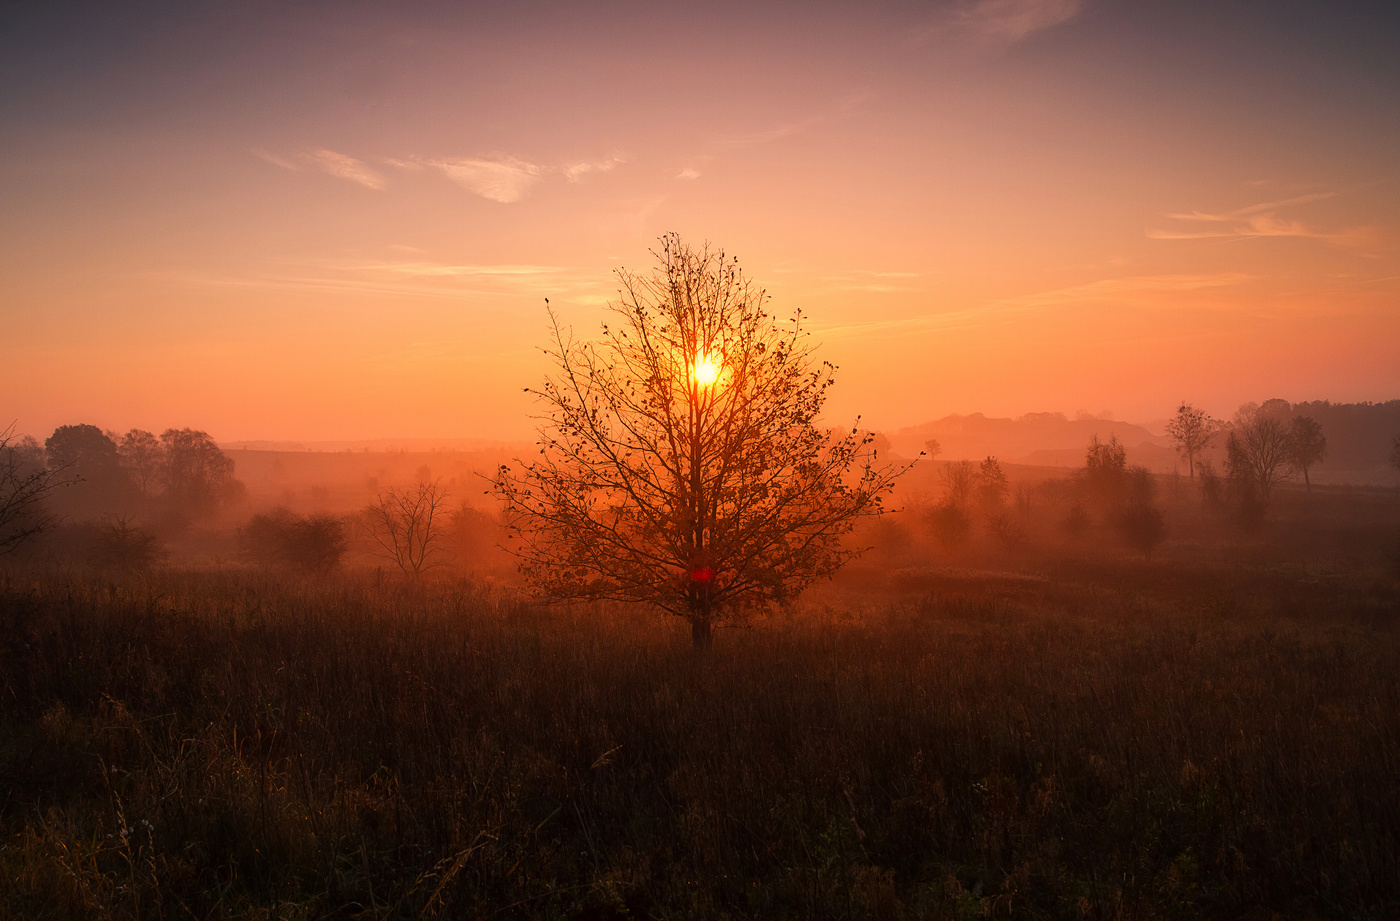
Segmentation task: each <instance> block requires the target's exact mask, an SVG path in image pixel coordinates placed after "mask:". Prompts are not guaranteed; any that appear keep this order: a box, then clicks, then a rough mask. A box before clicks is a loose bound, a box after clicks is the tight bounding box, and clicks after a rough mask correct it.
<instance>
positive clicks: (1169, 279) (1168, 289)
mask: <svg viewBox="0 0 1400 921" xmlns="http://www.w3.org/2000/svg"><path fill="white" fill-rule="evenodd" d="M1253 280H1254V276H1253V275H1247V274H1245V273H1243V272H1215V273H1212V274H1206V275H1129V276H1125V277H1122V278H1101V279H1099V280H1098V281H1091V282H1089V283H1088V284H1083V285H1072V286H1070V287H1068V288H1056V289H1054V290H1051V291H1040V292H1037V293H1035V294H1026V295H1021V296H1019V297H1010V298H1003V299H1001V300H999V301H995V302H994V303H995V304H1000V305H1005V306H1010V307H1051V306H1055V305H1057V304H1074V303H1086V302H1101V301H1115V300H1121V299H1123V298H1125V297H1134V296H1147V295H1153V294H1181V293H1186V292H1191V291H1200V290H1203V289H1205V288H1223V287H1228V286H1231V285H1241V284H1244V283H1245V282H1248V281H1253Z"/></svg>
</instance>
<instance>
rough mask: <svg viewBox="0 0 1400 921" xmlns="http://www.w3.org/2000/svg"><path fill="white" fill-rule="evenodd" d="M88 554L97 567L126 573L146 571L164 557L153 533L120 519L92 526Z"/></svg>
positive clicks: (121, 516)
mask: <svg viewBox="0 0 1400 921" xmlns="http://www.w3.org/2000/svg"><path fill="white" fill-rule="evenodd" d="M89 552H90V554H91V557H92V562H93V563H95V564H97V565H98V566H102V567H104V568H108V569H118V570H124V571H128V572H140V571H143V570H146V569H150V568H151V566H152V565H154V564H155V562H156V561H157V560H159V559H161V557H163V556H164V555H165V550H164V548H162V547H161V545H160V540H159V538H157V537H156V535H155V534H154V533H152V532H151V531H150V530H148V529H147V528H143V527H141V526H140V525H138V524H135V523H134V522H133V521H132V520H131V519H130V518H127V517H126V516H124V515H119V516H116V517H113V518H109V519H107V520H105V521H103V522H101V523H98V524H97V525H96V527H95V528H94V531H93V534H92V537H91V546H90V548H89Z"/></svg>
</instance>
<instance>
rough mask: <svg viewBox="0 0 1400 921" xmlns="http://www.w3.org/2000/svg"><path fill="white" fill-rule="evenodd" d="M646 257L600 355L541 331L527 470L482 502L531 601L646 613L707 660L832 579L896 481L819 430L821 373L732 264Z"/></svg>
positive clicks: (847, 440) (693, 255)
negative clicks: (764, 611)
mask: <svg viewBox="0 0 1400 921" xmlns="http://www.w3.org/2000/svg"><path fill="white" fill-rule="evenodd" d="M653 255H655V257H656V259H657V266H656V268H655V269H654V271H653V272H651V273H650V274H649V275H645V276H641V275H635V274H632V273H630V272H627V271H625V270H620V271H619V272H618V273H617V275H618V279H619V281H620V283H621V290H620V292H619V293H620V295H621V297H620V300H619V301H618V302H616V303H614V304H612V305H611V310H612V314H613V317H612V321H611V323H609V324H605V325H604V327H603V335H602V338H601V339H600V340H596V341H589V342H577V341H574V340H573V339H572V338H571V336H570V335H568V334H567V333H565V331H564V330H563V329H562V328H561V327H560V324H559V321H558V318H557V317H556V316H555V315H554V314H553V313H551V314H550V318H551V320H552V321H553V325H554V344H553V346H552V347H551V348H550V349H549V350H548V351H547V354H548V355H549V357H550V358H551V359H552V360H553V362H554V364H555V367H556V376H554V377H553V378H551V379H549V380H547V381H546V383H545V384H544V386H543V388H542V389H539V390H532V391H531V392H533V393H534V394H535V395H536V397H537V398H538V400H539V402H540V404H541V405H542V407H543V409H542V415H541V416H540V417H539V418H540V422H541V428H540V434H541V440H540V456H539V458H538V459H537V460H534V461H533V462H531V463H522V462H517V466H513V467H511V466H505V467H502V468H501V469H500V471H499V473H498V475H497V478H496V482H495V494H496V495H497V496H498V497H499V498H500V499H501V500H502V502H503V504H504V507H505V510H506V513H507V516H508V520H509V526H510V529H511V533H512V535H513V536H514V537H515V538H518V540H519V543H518V544H516V546H517V547H518V549H517V551H516V552H517V555H518V557H519V559H520V564H521V565H520V568H521V572H522V574H523V575H525V576H526V578H527V579H528V580H529V581H530V582H532V583H533V585H534V586H535V587H536V589H537V590H538V591H539V592H540V593H541V594H542V595H544V596H546V597H549V598H553V599H611V600H620V601H630V602H641V603H646V604H650V605H654V606H655V607H657V608H660V609H661V610H663V611H666V612H669V613H671V614H673V615H676V616H678V617H681V618H684V619H686V620H687V621H689V622H690V625H691V638H692V641H693V642H694V644H695V645H696V647H698V648H705V647H708V646H709V645H710V642H711V627H712V624H714V623H716V622H720V621H723V620H727V619H734V618H737V617H740V616H742V615H743V613H744V612H746V611H750V610H753V609H755V608H763V607H767V606H769V605H771V604H774V603H780V602H782V601H784V600H787V599H790V598H792V597H794V596H795V595H796V594H797V593H798V592H799V591H801V590H802V589H803V588H804V587H805V586H807V585H808V584H809V583H810V582H811V581H812V580H814V579H816V578H819V577H822V576H826V575H829V574H831V573H833V572H835V571H836V569H837V568H838V567H840V565H841V564H842V563H843V562H845V561H846V560H847V559H848V558H849V557H851V556H852V555H853V554H854V553H855V552H856V551H855V550H854V549H852V548H850V547H848V546H846V545H844V544H843V543H842V540H841V539H842V537H843V536H845V535H846V534H847V533H848V532H849V531H850V530H851V528H852V527H853V525H854V523H855V522H856V521H857V520H858V519H860V518H862V517H864V516H868V515H876V514H879V512H880V511H881V501H882V496H883V495H884V494H885V493H887V492H888V491H889V490H890V489H891V488H892V486H893V482H894V478H895V476H896V475H897V474H898V473H899V472H902V470H904V469H907V467H900V468H894V467H890V466H884V467H878V466H876V464H875V461H874V458H873V457H872V452H871V451H870V449H869V445H870V442H871V441H872V439H873V436H872V435H870V434H869V433H864V432H860V431H858V430H857V429H854V428H853V429H849V430H845V429H843V430H841V431H840V432H833V431H831V430H829V429H827V428H826V427H824V426H819V425H818V424H817V420H818V414H819V412H820V410H821V407H822V404H823V403H824V401H825V398H826V393H827V389H828V388H829V387H831V386H832V384H833V383H834V372H835V367H834V366H832V365H831V364H829V363H825V362H823V363H822V364H820V365H816V364H815V363H814V360H813V358H812V355H811V346H809V345H807V344H806V343H805V342H804V339H805V334H804V333H803V331H802V329H801V313H800V311H799V312H797V313H795V314H794V315H793V316H792V317H791V319H790V321H789V322H786V323H783V324H781V325H780V324H779V323H778V322H777V320H776V318H774V317H772V316H771V315H770V314H769V313H768V311H767V309H766V302H767V297H766V295H765V294H764V293H763V291H761V290H760V289H758V288H756V287H755V286H754V285H753V284H752V283H751V282H749V281H747V280H746V279H745V278H744V277H743V274H742V272H741V271H740V269H739V266H738V264H737V261H736V260H734V259H732V258H729V257H726V256H725V255H724V254H723V253H720V252H715V251H713V250H711V249H709V248H708V247H704V248H701V249H698V250H697V249H692V248H691V247H689V246H687V245H686V244H684V243H683V242H682V241H681V240H680V238H679V237H677V236H676V235H674V234H672V235H668V236H666V237H663V238H662V240H661V248H660V251H659V252H655V253H654V254H653ZM513 543H514V541H513Z"/></svg>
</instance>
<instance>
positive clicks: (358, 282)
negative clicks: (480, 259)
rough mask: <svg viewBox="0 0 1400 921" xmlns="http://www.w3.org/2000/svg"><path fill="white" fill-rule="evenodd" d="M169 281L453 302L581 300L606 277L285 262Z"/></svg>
mask: <svg viewBox="0 0 1400 921" xmlns="http://www.w3.org/2000/svg"><path fill="white" fill-rule="evenodd" d="M161 277H162V278H163V279H164V280H165V281H166V282H168V283H173V284H178V285H194V286H200V287H222V288H258V289H271V290H284V291H308V292H309V291H328V292H339V293H354V294H367V295H391V296H395V297H401V296H409V297H420V298H453V299H460V298H462V297H464V296H481V297H485V298H499V297H501V296H506V297H513V296H525V295H529V296H534V295H545V294H547V295H549V296H551V297H559V298H562V299H565V300H572V301H582V300H583V299H587V298H591V297H593V296H594V295H596V294H597V293H599V292H600V291H602V290H603V288H602V281H603V280H604V279H603V276H602V275H600V274H599V273H596V272H593V273H585V272H582V271H580V270H577V269H570V268H567V267H565V266H551V265H523V264H502V265H477V264H466V263H448V262H433V261H429V260H423V259H417V260H412V261H396V260H382V261H373V262H365V261H334V262H324V261H318V262H309V263H287V264H284V265H276V266H268V267H263V268H261V269H258V270H254V271H251V272H249V273H247V274H244V275H207V274H200V273H166V274H164V275H162V276H161Z"/></svg>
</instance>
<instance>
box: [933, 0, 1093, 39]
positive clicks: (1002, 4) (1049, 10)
mask: <svg viewBox="0 0 1400 921" xmlns="http://www.w3.org/2000/svg"><path fill="white" fill-rule="evenodd" d="M1083 8H1084V3H1083V0H976V2H974V3H970V4H967V5H965V6H963V7H962V8H961V9H959V10H958V12H957V13H956V14H955V17H954V23H955V24H956V25H957V26H959V27H960V28H962V29H965V30H967V31H968V32H972V33H974V34H977V35H981V36H984V37H986V38H991V39H996V40H999V41H1004V42H1019V41H1021V40H1022V39H1024V38H1026V37H1027V36H1029V35H1033V34H1034V33H1036V32H1043V31H1044V30H1046V29H1049V28H1052V27H1054V26H1058V25H1059V24H1060V23H1062V22H1068V21H1069V20H1071V19H1073V18H1074V17H1075V16H1077V15H1079V11H1080V10H1081V9H1083Z"/></svg>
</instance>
